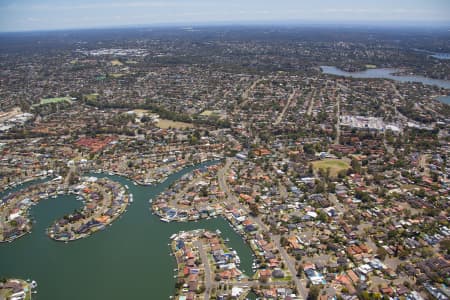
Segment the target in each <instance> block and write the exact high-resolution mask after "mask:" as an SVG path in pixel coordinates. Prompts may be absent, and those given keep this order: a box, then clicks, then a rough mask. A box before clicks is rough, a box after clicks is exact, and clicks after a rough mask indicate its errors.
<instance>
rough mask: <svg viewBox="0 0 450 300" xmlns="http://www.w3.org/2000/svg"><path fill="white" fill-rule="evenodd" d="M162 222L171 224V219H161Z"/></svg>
mask: <svg viewBox="0 0 450 300" xmlns="http://www.w3.org/2000/svg"><path fill="white" fill-rule="evenodd" d="M161 221H163V222H166V223H169V222H170V220H169V219H166V218H161Z"/></svg>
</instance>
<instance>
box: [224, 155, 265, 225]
mask: <svg viewBox="0 0 450 300" xmlns="http://www.w3.org/2000/svg"><path fill="white" fill-rule="evenodd" d="M233 161H234V159H233V158H227V159H226V162H225V166H224V167H223V168H221V169H220V170H219V171H218V172H217V176H218V179H219V187H220V189H221V190H222V191H224V192H225V194H227V198H226V201H227V202H228V203H230V204H234V205H236V206H238V207H239V208H241V209H242V210H243V211H244V212H245V213H246V214H247V216H248V217H249V218H250V219H251V220H252V221H253V222H255V223H256V224H258V226H259V228H261V229H262V230H264V231H267V232H269V231H270V230H269V228H268V227H267V225H266V224H264V223H263V222H262V221H261V220H260V219H259V218H254V217H252V216H251V215H250V211H249V210H248V209H247V207H245V206H243V205H241V203H239V199H238V198H237V197H236V196H235V195H234V194H233V193H232V192H231V190H230V187H229V186H228V184H227V182H226V173H227V172H228V170H229V169H230V166H231V164H232V163H233Z"/></svg>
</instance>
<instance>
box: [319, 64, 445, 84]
mask: <svg viewBox="0 0 450 300" xmlns="http://www.w3.org/2000/svg"><path fill="white" fill-rule="evenodd" d="M320 68H321V69H322V72H323V73H325V74H331V75H337V76H345V77H353V78H384V79H391V80H395V81H399V82H420V83H423V84H426V85H435V86H438V87H441V88H446V89H450V81H449V80H440V79H432V78H428V77H424V76H418V75H398V76H397V75H393V73H397V72H400V71H401V70H400V69H387V68H378V69H367V70H365V71H361V72H346V71H343V70H341V69H339V68H336V67H334V66H320Z"/></svg>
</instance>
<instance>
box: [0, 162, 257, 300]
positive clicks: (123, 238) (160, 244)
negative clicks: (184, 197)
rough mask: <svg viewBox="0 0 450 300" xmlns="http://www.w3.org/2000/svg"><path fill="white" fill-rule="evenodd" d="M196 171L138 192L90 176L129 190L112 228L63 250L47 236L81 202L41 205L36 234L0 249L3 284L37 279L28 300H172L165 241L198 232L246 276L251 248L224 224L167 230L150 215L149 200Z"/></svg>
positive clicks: (64, 199) (70, 199)
mask: <svg viewBox="0 0 450 300" xmlns="http://www.w3.org/2000/svg"><path fill="white" fill-rule="evenodd" d="M197 167H198V166H197ZM195 168H196V167H189V168H186V169H184V170H182V171H181V172H178V173H176V174H173V175H171V176H170V177H169V178H168V180H166V181H165V182H164V183H162V184H159V185H155V186H151V187H144V186H135V185H133V183H132V182H131V181H129V180H127V179H125V178H123V177H119V176H109V175H105V174H95V176H98V177H104V176H107V177H109V178H112V179H113V180H116V181H119V182H120V183H122V184H124V185H125V184H126V185H128V186H129V188H130V192H131V193H133V198H134V202H133V203H132V204H131V205H130V206H129V207H128V211H127V212H126V213H125V214H123V215H122V217H121V218H119V219H118V220H116V221H115V222H114V223H112V226H110V227H107V229H105V230H104V231H102V232H98V233H95V234H93V235H92V236H90V237H88V238H86V239H81V240H78V241H74V242H70V243H67V244H65V243H61V242H55V241H53V240H51V239H49V238H48V237H47V236H46V235H45V230H46V228H47V227H48V226H49V225H51V224H52V222H53V221H54V220H55V219H57V218H58V217H61V216H62V215H65V214H67V213H70V212H71V211H73V210H74V209H76V208H79V207H81V205H82V203H81V202H80V201H77V200H76V199H75V196H71V195H64V196H59V197H57V198H56V199H53V198H51V199H46V200H43V201H42V202H41V203H39V204H38V205H37V206H34V207H33V208H32V209H31V215H32V218H33V219H35V220H36V223H35V224H33V232H32V233H31V234H28V235H26V236H24V237H22V238H20V239H18V240H16V241H14V242H12V243H6V244H0V277H17V278H23V279H27V278H30V279H33V280H36V281H37V282H38V285H39V286H38V288H37V290H38V294H36V295H34V297H33V299H38V300H61V299H65V300H80V299H83V300H91V299H92V300H103V299H104V300H115V299H117V300H119V299H120V300H123V299H168V298H169V296H170V295H173V293H174V285H175V279H174V277H173V275H174V272H173V269H174V268H176V264H175V260H174V258H173V257H172V256H170V255H169V253H170V249H169V246H168V243H169V237H170V236H171V235H172V234H173V233H176V232H178V231H180V230H185V231H187V230H191V229H197V228H206V229H209V230H216V229H219V230H220V231H221V232H222V237H224V238H229V239H230V241H229V243H228V244H229V246H230V247H232V248H233V249H235V250H236V251H237V252H238V255H239V256H240V258H241V269H242V270H244V271H245V272H246V274H248V275H250V274H251V273H252V268H251V266H252V252H251V249H250V247H249V246H248V245H247V244H246V243H245V241H244V240H243V239H242V238H241V237H240V236H239V235H238V234H237V233H236V232H235V231H234V230H233V229H232V228H231V227H230V226H229V224H228V222H227V221H226V220H224V219H223V218H217V219H211V220H203V221H199V222H190V223H168V224H167V223H163V222H160V221H159V219H158V218H157V217H156V216H155V215H152V214H151V212H150V210H149V209H150V204H149V202H148V200H149V199H150V198H153V199H154V198H155V197H156V196H157V195H158V194H159V193H161V192H162V191H163V190H164V189H166V188H167V187H168V186H169V185H170V184H171V183H172V182H174V181H175V180H177V179H179V178H180V177H181V176H182V175H183V174H185V173H187V172H190V171H192V170H193V169H195Z"/></svg>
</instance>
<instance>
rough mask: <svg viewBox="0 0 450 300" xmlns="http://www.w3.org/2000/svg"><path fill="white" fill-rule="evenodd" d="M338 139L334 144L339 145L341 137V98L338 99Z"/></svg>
mask: <svg viewBox="0 0 450 300" xmlns="http://www.w3.org/2000/svg"><path fill="white" fill-rule="evenodd" d="M336 107H337V110H336V119H337V121H336V139H335V141H334V143H335V144H336V145H339V138H340V137H341V98H340V97H336Z"/></svg>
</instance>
